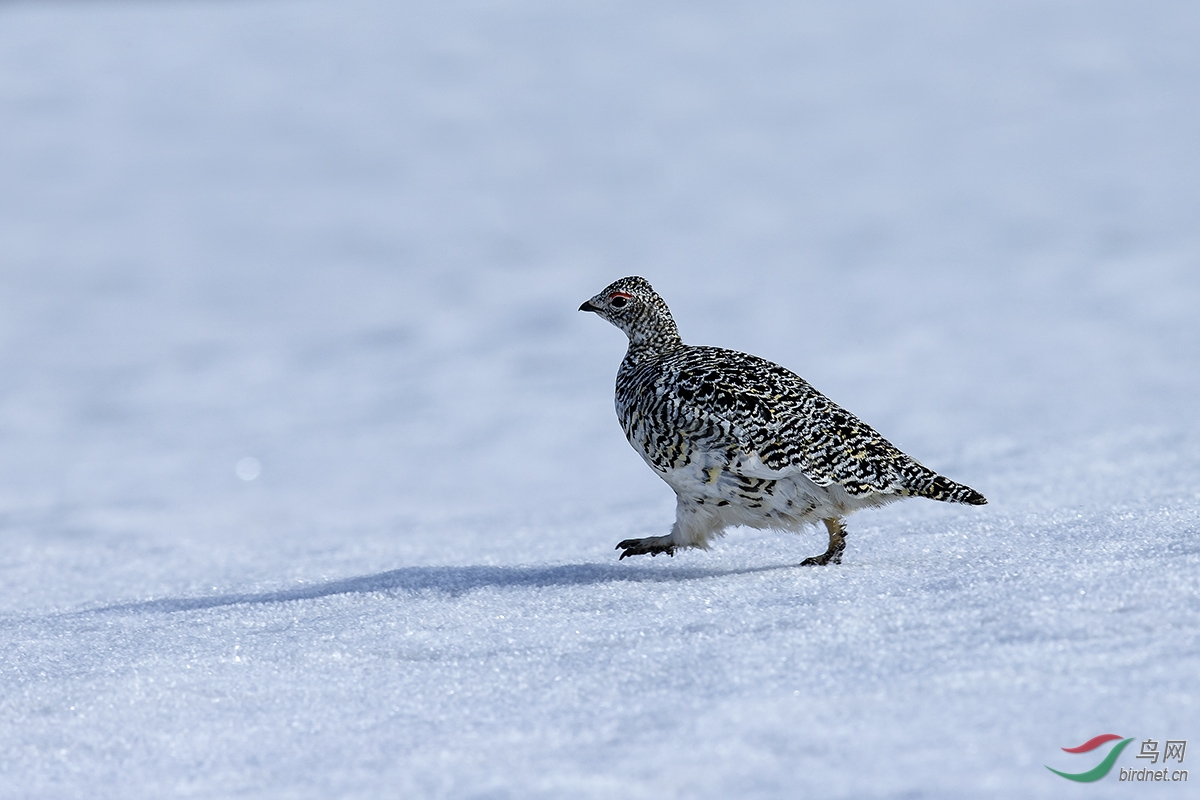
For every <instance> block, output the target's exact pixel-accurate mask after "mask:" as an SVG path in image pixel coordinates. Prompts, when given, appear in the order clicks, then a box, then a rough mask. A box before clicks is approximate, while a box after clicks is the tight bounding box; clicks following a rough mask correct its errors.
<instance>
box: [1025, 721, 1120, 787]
mask: <svg viewBox="0 0 1200 800" xmlns="http://www.w3.org/2000/svg"><path fill="white" fill-rule="evenodd" d="M1117 739H1120V740H1121V741H1120V742H1118V743H1117V744H1115V745H1113V748H1112V749H1111V750H1109V751H1108V755H1106V756H1105V757H1104V760H1103V761H1101V762H1100V763H1099V764H1097V765H1096V766H1094V767H1092V768H1091V769H1089V770H1088V771H1087V772H1060V771H1058V770H1056V769H1055V768H1054V767H1050V766H1047V767H1046V769H1048V770H1050V771H1051V772H1053V773H1054V774H1055V775H1061V776H1063V777H1064V778H1066V779H1067V780H1069V781H1078V782H1079V783H1091V782H1092V781H1098V780H1100V779H1101V778H1103V777H1104V776H1105V775H1107V774H1108V773H1109V771H1110V770H1111V769H1112V768H1113V764H1115V763H1116V762H1117V756H1119V755H1121V751H1122V750H1124V749H1125V746H1126V745H1127V744H1129V743H1130V742H1132V741H1133V739H1132V738H1129V739H1122V738H1121V737H1120V736H1117V735H1116V734H1115V733H1103V734H1100V735H1099V736H1097V737H1095V738H1092V739H1088V740H1087V741H1086V742H1084V743H1083V744H1081V745H1079V746H1078V747H1064V748H1063V750H1064V751H1065V752H1068V753H1090V752H1092V751H1093V750H1095V749H1096V748H1098V747H1102V746H1103V745H1106V744H1108V743H1109V742H1113V741H1116V740H1117Z"/></svg>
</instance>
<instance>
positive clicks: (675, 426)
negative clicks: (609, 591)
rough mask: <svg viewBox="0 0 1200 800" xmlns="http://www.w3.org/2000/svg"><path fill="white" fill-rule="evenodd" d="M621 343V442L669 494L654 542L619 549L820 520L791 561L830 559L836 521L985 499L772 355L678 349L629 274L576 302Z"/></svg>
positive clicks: (659, 312)
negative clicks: (891, 506) (887, 508)
mask: <svg viewBox="0 0 1200 800" xmlns="http://www.w3.org/2000/svg"><path fill="white" fill-rule="evenodd" d="M579 310H580V311H589V312H593V313H595V314H597V315H598V316H600V317H602V318H603V319H605V320H607V321H608V322H610V323H612V324H613V325H615V326H616V327H617V328H619V329H620V330H621V331H623V332H624V333H625V335H626V336H627V337H628V338H629V349H628V350H627V351H626V353H625V357H624V359H623V360H622V361H621V366H620V368H619V369H618V371H617V383H616V410H617V418H618V419H619V421H620V423H621V428H622V429H623V430H624V432H625V437H626V439H628V440H629V443H630V444H631V445H632V446H633V449H634V450H636V451H637V453H638V455H640V456H641V457H642V458H643V459H644V460H645V462H646V464H647V465H649V467H650V469H652V470H654V472H655V473H656V474H657V475H658V476H659V477H660V478H662V479H663V480H664V481H665V482H666V483H667V485H668V486H670V487H671V488H672V489H673V490H674V491H675V496H676V506H675V524H674V526H673V527H672V528H671V532H670V533H669V534H667V535H665V536H650V537H646V538H641V539H626V540H624V541H622V542H620V543H619V544H618V545H617V547H616V549H617V550H620V551H621V555H620V558H619V559H618V560H623V559H625V558H626V557H628V556H636V555H650V556H657V555H658V554H659V553H666V554H667V555H669V556H674V555H675V551H676V550H686V549H689V548H698V549H702V550H707V549H709V547H710V545H711V543H712V542H713V540H714V539H715V538H717V537H719V536H721V535H723V534H724V533H725V531H726V529H728V528H730V527H734V526H739V525H740V526H747V527H750V528H757V529H760V530H765V529H773V530H780V531H795V532H799V531H802V530H805V529H808V528H810V527H812V526H815V525H819V524H824V526H825V529H826V531H827V532H828V534H829V546H828V548H827V549H826V550H825V552H824V553H822V554H820V555H817V556H812V557H811V558H806V559H804V560H803V561H802V562H800V566H824V565H827V564H840V563H841V562H842V554H843V553H844V552H845V549H846V527H845V523H844V519H845V517H846V516H847V515H849V514H851V513H853V512H855V511H858V510H860V509H863V508H874V507H878V506H883V505H886V504H888V503H891V502H894V501H896V500H900V499H902V498H906V497H928V498H930V499H933V500H941V501H946V502H951V503H965V504H967V505H984V504H985V503H987V500H986V499H985V498H984V496H983V495H982V494H980V493H979V492H977V491H975V490H974V489H972V488H971V487H969V486H966V485H964V484H961V483H955V482H954V481H952V480H950V479H949V478H945V477H943V476H941V475H939V474H938V473H936V472H934V471H933V470H931V469H929V468H928V467H925V466H923V465H922V464H920V463H919V462H918V461H916V459H914V458H912V457H911V456H908V455H906V454H905V453H903V452H901V451H900V449H899V448H897V447H896V446H895V445H893V444H892V443H891V442H889V441H888V440H886V439H884V438H883V437H882V436H881V435H879V434H878V433H877V432H876V431H875V430H874V429H873V428H871V427H870V426H869V425H867V424H866V423H864V422H863V421H862V420H860V419H859V418H858V417H856V416H854V415H853V414H851V413H850V412H849V411H846V410H845V409H843V408H842V407H841V406H839V405H837V404H836V403H834V402H833V401H832V400H830V399H829V398H827V397H826V396H825V395H823V394H821V393H820V392H818V391H817V390H816V389H814V388H813V387H812V386H811V385H810V384H809V383H808V382H807V381H805V380H804V379H803V378H801V377H800V376H799V375H796V374H795V373H793V372H791V371H790V370H788V369H786V368H784V367H781V366H779V365H778V364H775V363H773V362H771V361H768V360H766V359H764V358H759V357H757V356H753V355H749V354H747V353H741V352H737V351H735V350H726V349H723V348H719V347H703V346H692V345H686V344H684V343H683V339H682V338H681V337H680V335H679V329H678V327H677V326H676V324H675V319H674V318H673V317H672V316H671V311H670V309H669V308H668V307H667V304H666V302H665V301H664V300H663V299H662V297H660V296H659V295H658V293H657V292H655V291H654V288H653V287H652V286H651V285H650V282H649V281H647V280H646V279H645V278H642V277H639V276H636V275H635V276H630V277H627V278H621V279H620V280H617V281H614V282H613V283H611V284H609V285H608V286H607V287H605V288H604V290H603V291H601V292H600V293H599V294H597V295H596V296H594V297H592V298H591V299H589V300H587V301H585V302H584V303H583V304H582V305H580V306H579Z"/></svg>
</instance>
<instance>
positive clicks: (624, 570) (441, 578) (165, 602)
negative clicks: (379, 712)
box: [75, 564, 793, 614]
mask: <svg viewBox="0 0 1200 800" xmlns="http://www.w3.org/2000/svg"><path fill="white" fill-rule="evenodd" d="M792 568H793V565H791V564H776V565H770V566H764V567H746V568H742V569H724V570H723V569H699V568H686V567H685V568H681V569H666V570H664V569H655V568H653V567H634V566H625V565H617V564H565V565H562V566H556V567H536V566H508V567H484V566H472V567H401V568H400V569H393V570H390V571H388V572H380V573H378V574H375V575H360V576H358V577H355V578H342V579H341V580H336V581H328V582H325V583H315V584H311V585H307V586H298V587H295V588H292V589H279V590H276V591H271V592H246V593H239V594H219V595H211V596H208V597H164V598H162V599H159V600H146V601H143V602H139V603H121V604H117V605H111V606H101V607H99V608H92V609H88V610H86V611H80V612H75V613H77V614H102V613H121V612H139V611H148V612H160V613H172V612H176V611H194V610H197V609H205V608H217V607H220V606H234V605H242V604H253V603H287V602H291V601H293V600H314V599H317V598H320V597H330V596H335V595H342V594H371V593H373V592H430V593H438V594H443V595H450V596H458V595H462V594H465V593H466V592H470V591H473V590H475V589H487V588H497V589H506V588H524V587H532V588H543V587H552V586H590V585H595V584H601V583H616V582H621V581H625V582H633V583H678V582H680V581H693V580H703V579H705V578H721V577H725V576H731V575H750V574H753V573H756V572H771V571H774V570H780V569H792Z"/></svg>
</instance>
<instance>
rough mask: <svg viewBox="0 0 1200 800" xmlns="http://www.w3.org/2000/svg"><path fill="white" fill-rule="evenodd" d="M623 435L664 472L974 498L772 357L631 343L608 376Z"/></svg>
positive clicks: (853, 491)
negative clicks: (698, 471) (694, 467)
mask: <svg viewBox="0 0 1200 800" xmlns="http://www.w3.org/2000/svg"><path fill="white" fill-rule="evenodd" d="M616 404H617V415H618V417H619V418H620V420H621V425H622V427H623V428H624V430H625V434H626V436H627V437H628V438H629V441H630V443H631V444H632V445H633V446H634V448H635V449H636V450H638V452H639V453H641V454H642V456H643V458H645V459H646V461H647V463H649V464H650V466H651V467H653V468H654V469H655V470H656V471H658V472H659V473H660V474H663V475H664V476H665V475H667V474H669V473H671V472H673V471H677V470H681V469H684V468H686V467H688V466H689V465H690V464H692V462H693V461H695V460H697V459H701V460H703V461H704V463H705V465H714V466H720V467H721V468H722V469H726V470H729V471H732V472H734V473H736V474H738V475H740V476H744V477H746V478H757V479H767V480H780V479H785V478H788V477H795V476H801V475H802V476H803V477H804V478H806V479H807V480H809V481H811V482H812V483H813V484H815V485H817V486H821V487H826V486H837V487H840V488H841V489H842V490H844V491H845V492H846V494H847V495H849V496H852V497H854V496H858V497H863V498H864V499H865V498H866V497H868V496H873V495H874V496H895V497H901V496H906V495H920V496H924V497H930V498H933V499H936V500H948V501H952V502H965V503H976V504H978V503H982V502H985V501H984V500H983V497H982V496H981V495H979V494H978V493H977V492H975V491H974V490H972V489H970V488H968V487H966V486H963V485H961V484H956V483H954V482H952V481H949V480H948V479H946V478H943V477H941V476H939V475H937V474H936V473H934V472H933V471H932V470H930V469H927V468H926V467H924V466H923V465H921V464H920V463H918V462H917V461H916V460H914V459H912V458H911V457H909V456H907V455H905V454H904V453H903V452H901V451H900V450H899V449H898V448H897V447H895V446H894V445H893V444H892V443H891V442H889V441H887V440H886V439H884V438H883V437H882V436H880V435H879V433H877V432H876V431H875V430H874V429H873V428H871V427H870V426H869V425H867V424H866V423H864V422H862V421H861V420H860V419H858V418H857V417H855V416H854V415H853V414H851V413H850V412H848V411H846V410H845V409H843V408H841V407H840V406H838V405H837V404H836V403H834V402H833V401H831V400H829V398H827V397H825V396H824V395H823V394H821V393H820V392H818V391H817V390H816V389H814V388H813V387H812V386H811V385H810V384H809V383H808V382H807V381H805V380H804V379H803V378H801V377H799V376H798V375H796V374H795V373H793V372H791V371H790V370H787V369H785V368H783V367H781V366H779V365H778V364H774V363H772V362H770V361H767V360H766V359H762V358H758V357H757V356H752V355H748V354H745V353H739V352H736V351H733V350H725V349H722V348H716V347H690V346H687V345H680V346H679V347H676V348H673V349H671V350H668V351H664V352H654V353H637V352H635V351H634V350H633V349H631V351H630V353H629V354H627V356H626V359H625V361H623V362H622V364H621V369H620V371H619V372H618V375H617V391H616Z"/></svg>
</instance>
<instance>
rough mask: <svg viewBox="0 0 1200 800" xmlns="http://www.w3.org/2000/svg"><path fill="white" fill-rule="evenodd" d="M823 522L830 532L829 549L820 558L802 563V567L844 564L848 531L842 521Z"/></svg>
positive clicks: (816, 557)
mask: <svg viewBox="0 0 1200 800" xmlns="http://www.w3.org/2000/svg"><path fill="white" fill-rule="evenodd" d="M822 521H823V522H824V523H825V528H826V529H827V530H828V531H829V549H828V550H826V551H825V552H824V553H821V555H819V556H813V557H812V558H806V559H804V560H803V561H801V562H800V566H802V567H823V566H825V565H826V564H840V563H842V553H844V552H846V529H845V527H843V526H842V521H841V520H840V519H832V518H831V519H826V520H822Z"/></svg>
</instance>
